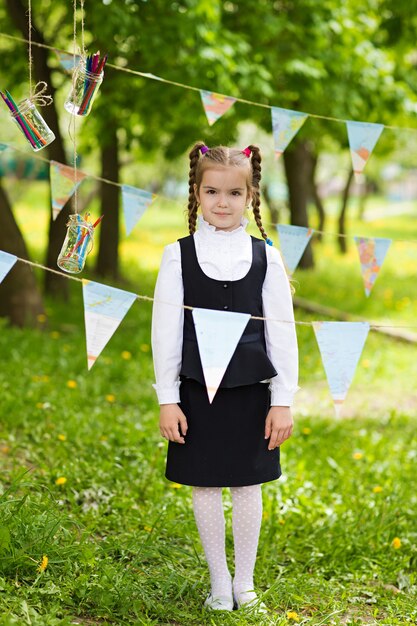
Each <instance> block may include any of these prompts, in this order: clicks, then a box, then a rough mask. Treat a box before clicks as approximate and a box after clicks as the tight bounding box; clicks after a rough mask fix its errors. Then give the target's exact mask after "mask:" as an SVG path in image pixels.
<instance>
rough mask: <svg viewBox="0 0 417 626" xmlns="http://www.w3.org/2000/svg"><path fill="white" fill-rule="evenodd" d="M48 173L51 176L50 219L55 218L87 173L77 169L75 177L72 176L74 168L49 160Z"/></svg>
mask: <svg viewBox="0 0 417 626" xmlns="http://www.w3.org/2000/svg"><path fill="white" fill-rule="evenodd" d="M49 173H50V177H51V196H52V219H54V220H56V218H57V217H58V215H59V213H60V211H61V210H62V208H63V207H64V205H65V204H66V203H67V202H68V200H69V199H70V197H71V196H72V194H73V193H74V191H75V190H76V189H77V187H78V186H79V184H80V183H81V181H82V180H83V179H84V178H85V177H86V176H87V174H84V172H80V171H79V170H77V175H76V178H74V168H73V167H70V166H69V165H63V163H58V161H51V167H50V169H49Z"/></svg>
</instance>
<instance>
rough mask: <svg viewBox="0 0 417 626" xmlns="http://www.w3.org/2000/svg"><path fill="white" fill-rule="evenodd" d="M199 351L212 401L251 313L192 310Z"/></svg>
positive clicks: (209, 396)
mask: <svg viewBox="0 0 417 626" xmlns="http://www.w3.org/2000/svg"><path fill="white" fill-rule="evenodd" d="M192 314H193V319H194V325H195V332H196V335H197V343H198V350H199V352H200V359H201V365H202V368H203V373H204V380H205V382H206V387H207V394H208V398H209V402H210V404H211V403H212V402H213V398H214V396H215V395H216V392H217V389H218V388H219V385H220V383H221V381H222V378H223V376H224V373H225V371H226V369H227V366H228V365H229V363H230V360H231V358H232V356H233V354H234V352H235V350H236V346H237V344H238V343H239V339H240V338H241V336H242V333H243V331H244V330H245V328H246V325H247V323H248V321H249V320H250V314H249V313H234V312H228V311H216V310H213V309H198V308H194V309H193V310H192Z"/></svg>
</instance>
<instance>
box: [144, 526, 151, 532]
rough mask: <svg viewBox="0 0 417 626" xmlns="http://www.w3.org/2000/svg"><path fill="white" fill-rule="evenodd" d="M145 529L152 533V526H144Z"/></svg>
mask: <svg viewBox="0 0 417 626" xmlns="http://www.w3.org/2000/svg"><path fill="white" fill-rule="evenodd" d="M143 529H144V530H146V531H147V532H148V533H150V532H151V530H152V526H144V527H143Z"/></svg>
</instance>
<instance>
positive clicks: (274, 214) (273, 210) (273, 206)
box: [262, 185, 279, 230]
mask: <svg viewBox="0 0 417 626" xmlns="http://www.w3.org/2000/svg"><path fill="white" fill-rule="evenodd" d="M262 193H263V195H264V198H265V201H266V204H267V205H268V208H269V213H270V215H271V228H273V229H274V230H275V229H276V225H277V224H278V222H279V209H278V205H277V203H276V202H275V201H274V200H273V199H272V198H271V194H270V193H269V187H268V185H263V187H262Z"/></svg>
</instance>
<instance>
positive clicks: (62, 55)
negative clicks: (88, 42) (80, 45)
mask: <svg viewBox="0 0 417 626" xmlns="http://www.w3.org/2000/svg"><path fill="white" fill-rule="evenodd" d="M55 54H56V56H57V57H58V61H59V63H60V65H61V66H62V67H63V68H64V70H65V71H66V72H72V70H73V69H74V67H77V65H78V64H79V62H80V60H81V56H80V55H79V54H76V55H75V63H74V55H73V54H69V53H68V52H60V51H59V50H55Z"/></svg>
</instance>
